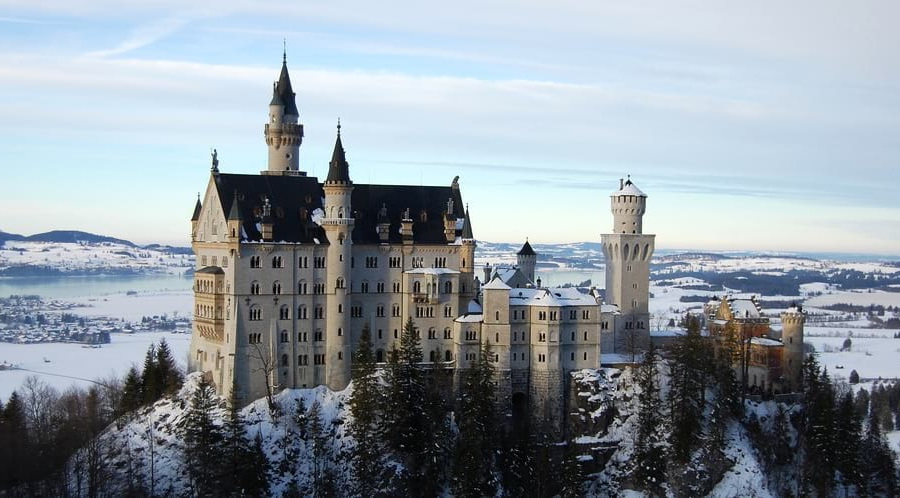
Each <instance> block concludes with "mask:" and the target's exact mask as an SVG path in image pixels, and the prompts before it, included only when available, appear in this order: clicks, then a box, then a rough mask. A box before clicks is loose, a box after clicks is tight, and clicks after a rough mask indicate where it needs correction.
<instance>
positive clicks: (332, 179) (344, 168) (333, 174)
mask: <svg viewBox="0 0 900 498" xmlns="http://www.w3.org/2000/svg"><path fill="white" fill-rule="evenodd" d="M325 183H352V182H351V181H350V165H349V164H347V157H346V156H345V154H344V145H343V143H341V120H340V119H338V124H337V139H336V140H335V141H334V152H333V153H332V154H331V163H329V165H328V178H326V179H325Z"/></svg>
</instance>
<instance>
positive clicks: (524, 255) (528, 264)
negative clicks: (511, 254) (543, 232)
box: [516, 240, 537, 283]
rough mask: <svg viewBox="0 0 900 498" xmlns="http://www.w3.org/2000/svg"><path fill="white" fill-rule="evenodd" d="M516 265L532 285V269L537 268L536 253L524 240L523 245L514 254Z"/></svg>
mask: <svg viewBox="0 0 900 498" xmlns="http://www.w3.org/2000/svg"><path fill="white" fill-rule="evenodd" d="M516 263H518V265H519V269H520V270H521V271H522V273H523V274H525V277H526V278H528V280H530V281H531V282H532V283H533V282H534V268H535V266H537V253H536V252H534V249H532V248H531V244H529V243H528V240H525V245H523V246H522V249H519V252H518V253H516Z"/></svg>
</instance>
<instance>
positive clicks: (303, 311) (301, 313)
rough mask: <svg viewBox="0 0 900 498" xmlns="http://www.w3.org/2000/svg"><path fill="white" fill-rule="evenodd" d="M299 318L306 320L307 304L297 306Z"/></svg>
mask: <svg viewBox="0 0 900 498" xmlns="http://www.w3.org/2000/svg"><path fill="white" fill-rule="evenodd" d="M297 318H298V319H300V320H306V318H307V316H306V305H304V304H301V305H300V306H298V307H297Z"/></svg>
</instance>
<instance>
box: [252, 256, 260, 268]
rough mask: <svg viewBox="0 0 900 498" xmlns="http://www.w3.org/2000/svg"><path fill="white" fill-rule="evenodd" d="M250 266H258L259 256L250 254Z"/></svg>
mask: <svg viewBox="0 0 900 498" xmlns="http://www.w3.org/2000/svg"><path fill="white" fill-rule="evenodd" d="M250 268H259V256H250Z"/></svg>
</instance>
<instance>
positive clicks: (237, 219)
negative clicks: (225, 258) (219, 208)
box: [226, 190, 241, 242]
mask: <svg viewBox="0 0 900 498" xmlns="http://www.w3.org/2000/svg"><path fill="white" fill-rule="evenodd" d="M226 221H227V224H228V241H229V242H239V241H240V240H241V206H240V205H239V204H238V193H237V190H235V191H234V198H232V200H231V209H229V211H228V220H226Z"/></svg>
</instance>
